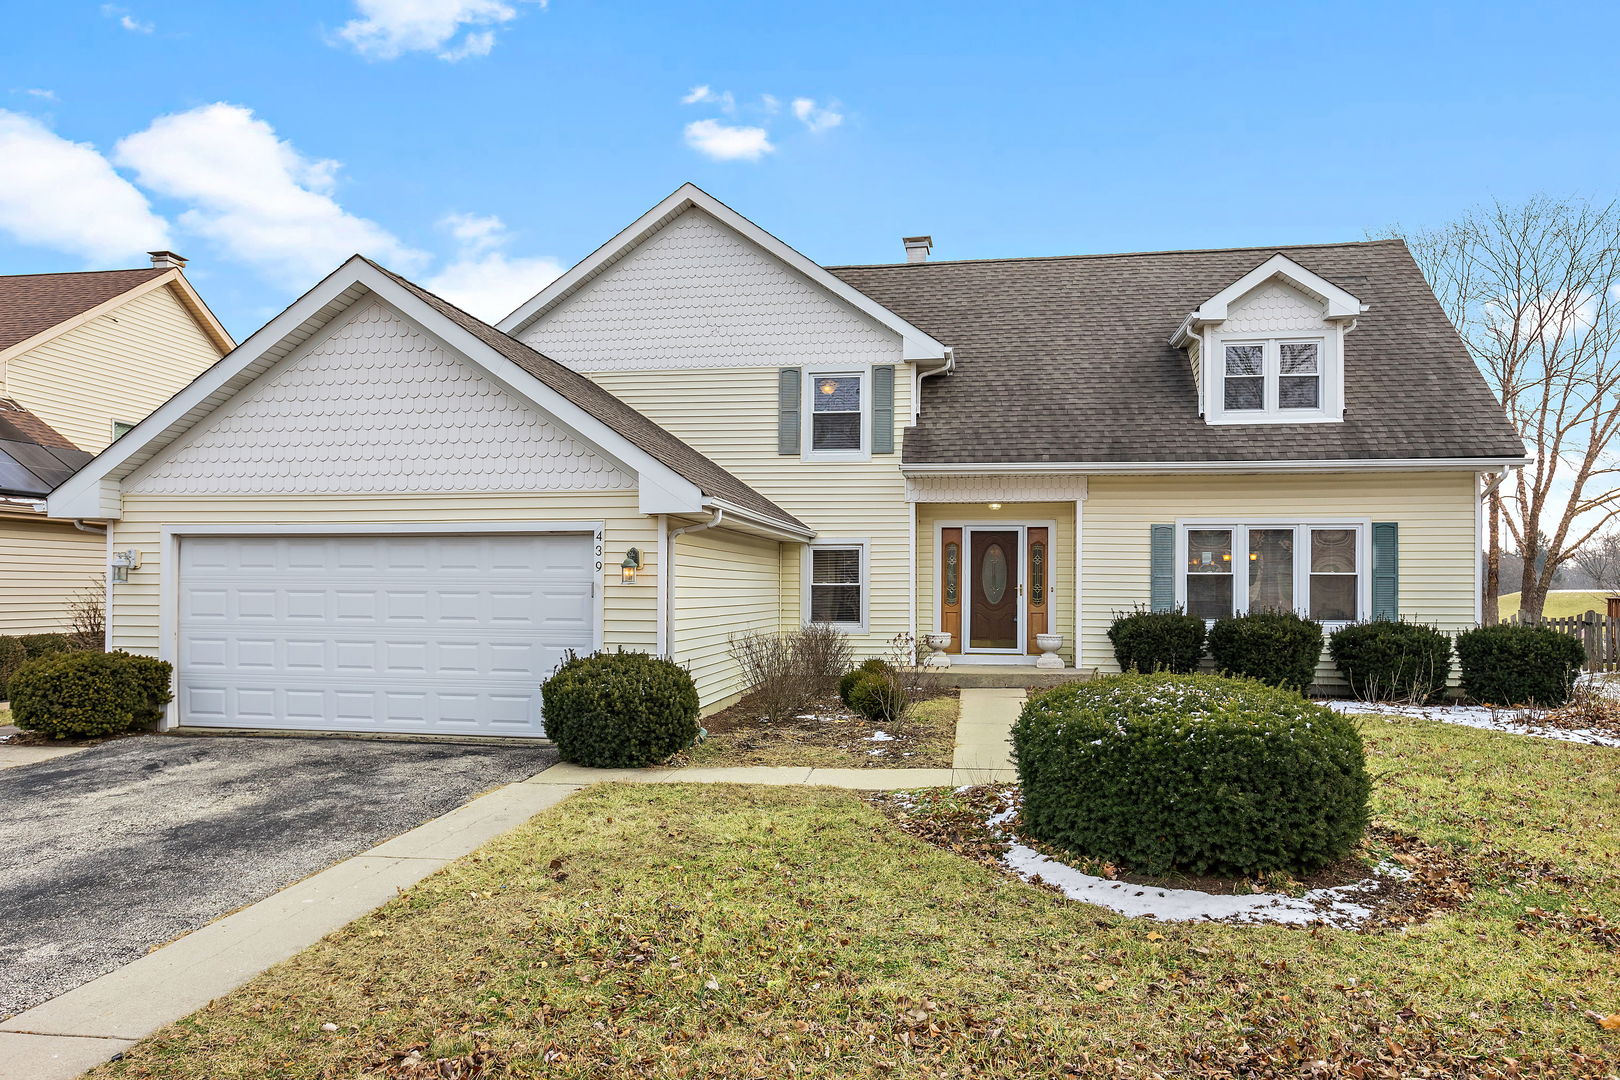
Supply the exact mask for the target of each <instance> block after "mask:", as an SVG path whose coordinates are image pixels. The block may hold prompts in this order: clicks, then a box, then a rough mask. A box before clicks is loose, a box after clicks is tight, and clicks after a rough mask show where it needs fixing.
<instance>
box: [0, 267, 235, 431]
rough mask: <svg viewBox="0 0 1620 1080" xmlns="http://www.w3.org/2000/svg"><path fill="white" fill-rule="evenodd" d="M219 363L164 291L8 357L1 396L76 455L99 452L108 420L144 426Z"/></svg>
mask: <svg viewBox="0 0 1620 1080" xmlns="http://www.w3.org/2000/svg"><path fill="white" fill-rule="evenodd" d="M219 357H220V353H219V350H218V349H217V348H216V347H215V345H214V343H213V341H212V339H210V338H209V337H208V335H207V334H205V333H203V331H202V328H201V327H199V326H198V325H197V323H196V320H194V319H193V318H192V317H191V316H190V315H189V314H188V313H187V312H186V309H185V308H184V307H183V306H182V305H181V303H180V300H179V299H178V298H177V297H176V296H175V294H174V293H173V291H171V290H170V289H169V288H168V287H166V286H165V287H163V288H158V289H153V290H152V291H151V292H148V293H145V294H143V295H141V296H138V297H136V298H134V299H133V300H130V301H129V302H128V303H126V304H122V305H120V306H119V307H117V308H115V309H114V310H112V311H110V312H108V313H107V314H105V315H102V316H100V317H98V318H96V319H94V320H92V321H91V322H89V323H86V324H85V325H83V326H79V327H75V328H74V329H72V330H69V331H68V332H67V333H65V334H62V335H61V336H60V337H56V338H53V339H51V340H50V341H47V342H45V343H44V344H43V345H41V346H39V347H38V348H36V349H32V350H30V351H29V352H26V353H24V354H23V355H21V356H17V357H13V358H12V360H11V362H10V363H9V364H8V365H7V369H6V372H5V392H6V395H7V396H8V397H13V398H16V399H17V400H18V401H20V402H21V403H22V404H23V406H24V407H25V408H27V409H29V410H30V411H32V412H33V413H35V414H36V415H37V416H39V417H40V418H41V419H42V420H44V421H45V422H46V423H47V424H50V425H51V426H52V427H53V428H55V429H56V430H57V431H59V432H61V433H62V434H63V435H65V436H66V437H67V438H68V439H69V440H71V441H72V442H73V444H74V445H75V446H77V447H79V448H80V449H81V450H88V451H90V452H91V453H99V452H100V451H102V450H103V449H105V448H106V446H107V444H108V443H110V442H111V441H112V425H113V421H114V420H118V421H123V422H126V423H134V422H137V421H140V420H144V419H145V418H146V416H147V414H148V413H150V412H151V411H152V410H154V409H156V408H157V407H158V406H159V405H161V404H163V403H164V402H165V401H167V400H168V399H169V398H170V397H171V396H172V395H173V394H174V393H175V392H176V391H177V390H179V389H180V388H181V387H183V386H185V385H186V384H187V383H189V382H190V381H191V380H192V379H194V378H196V377H197V376H198V375H199V374H201V373H202V371H203V369H205V368H207V367H208V366H209V365H211V364H212V363H213V362H214V361H216V360H218V359H219Z"/></svg>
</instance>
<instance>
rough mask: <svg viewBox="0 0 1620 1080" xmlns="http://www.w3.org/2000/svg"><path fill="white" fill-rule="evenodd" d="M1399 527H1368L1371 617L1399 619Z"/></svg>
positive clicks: (1381, 524)
mask: <svg viewBox="0 0 1620 1080" xmlns="http://www.w3.org/2000/svg"><path fill="white" fill-rule="evenodd" d="M1400 534H1401V527H1400V525H1399V524H1397V523H1396V522H1393V521H1375V522H1373V527H1372V617H1373V618H1375V619H1399V618H1400V617H1401V604H1400V598H1401V554H1400V553H1401V542H1400Z"/></svg>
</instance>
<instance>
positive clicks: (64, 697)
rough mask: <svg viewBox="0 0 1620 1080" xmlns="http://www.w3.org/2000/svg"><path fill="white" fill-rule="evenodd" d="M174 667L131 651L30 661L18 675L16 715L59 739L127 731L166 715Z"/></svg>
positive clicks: (25, 727)
mask: <svg viewBox="0 0 1620 1080" xmlns="http://www.w3.org/2000/svg"><path fill="white" fill-rule="evenodd" d="M173 670H174V668H173V666H172V665H170V664H169V663H168V662H167V661H163V660H158V659H156V658H154V657H150V656H135V655H133V654H131V653H127V652H110V653H100V652H65V653H55V654H51V655H46V656H41V657H37V658H35V659H33V660H28V661H25V662H24V663H23V664H22V665H21V666H20V667H18V668H17V670H16V672H15V673H14V674H13V675H12V678H11V685H10V687H9V689H10V692H11V719H12V722H13V723H14V724H16V725H17V726H18V727H20V728H22V729H23V730H24V731H32V732H36V733H38V734H40V735H46V736H49V737H50V738H53V739H70V738H80V739H90V738H100V737H102V736H107V735H122V734H123V733H124V732H126V731H133V730H134V729H136V728H139V727H144V726H147V725H150V724H154V723H156V722H157V721H159V720H161V719H162V718H163V706H165V705H167V704H168V703H169V701H170V700H171V699H172V698H173V695H172V694H171V693H170V692H169V677H170V675H171V674H172V673H173Z"/></svg>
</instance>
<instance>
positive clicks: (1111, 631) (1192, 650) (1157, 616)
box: [1108, 608, 1204, 675]
mask: <svg viewBox="0 0 1620 1080" xmlns="http://www.w3.org/2000/svg"><path fill="white" fill-rule="evenodd" d="M1108 640H1109V641H1112V642H1113V643H1114V659H1115V660H1117V661H1118V662H1119V669H1120V670H1121V671H1137V672H1141V673H1142V674H1144V675H1148V674H1151V673H1153V672H1155V671H1173V672H1177V673H1179V674H1182V675H1189V674H1191V673H1192V672H1194V671H1197V670H1198V661H1200V660H1202V659H1203V657H1204V620H1203V619H1200V618H1199V617H1198V616H1196V615H1188V614H1186V613H1185V612H1183V611H1181V610H1180V609H1179V608H1178V609H1177V610H1175V611H1143V610H1141V609H1138V610H1136V611H1133V612H1131V613H1130V614H1128V615H1119V616H1116V617H1115V618H1114V623H1113V625H1112V626H1110V627H1109V628H1108Z"/></svg>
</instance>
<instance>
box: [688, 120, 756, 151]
mask: <svg viewBox="0 0 1620 1080" xmlns="http://www.w3.org/2000/svg"><path fill="white" fill-rule="evenodd" d="M686 145H688V146H690V147H691V148H692V149H694V150H696V151H697V152H698V153H700V154H705V155H707V156H708V157H711V158H714V159H715V160H716V161H758V160H759V159H760V158H761V157H762V156H764V155H765V154H769V153H770V152H771V151H773V150H775V149H776V147H775V146H773V145H772V144H771V140H770V135H769V133H768V132H766V130H765V129H764V128H762V127H734V126H732V125H730V124H722V123H721V122H720V121H718V120H694V121H692V122H691V123H690V124H687V125H686Z"/></svg>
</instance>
